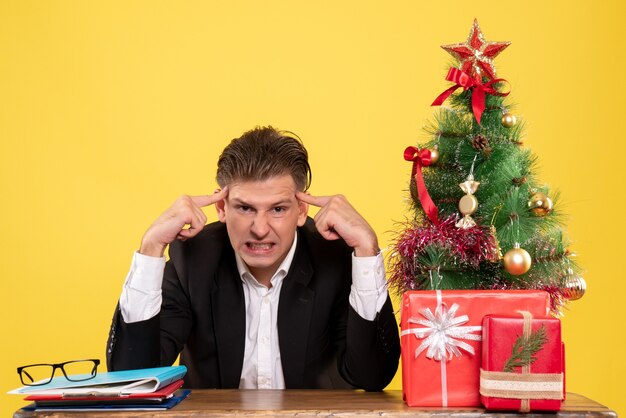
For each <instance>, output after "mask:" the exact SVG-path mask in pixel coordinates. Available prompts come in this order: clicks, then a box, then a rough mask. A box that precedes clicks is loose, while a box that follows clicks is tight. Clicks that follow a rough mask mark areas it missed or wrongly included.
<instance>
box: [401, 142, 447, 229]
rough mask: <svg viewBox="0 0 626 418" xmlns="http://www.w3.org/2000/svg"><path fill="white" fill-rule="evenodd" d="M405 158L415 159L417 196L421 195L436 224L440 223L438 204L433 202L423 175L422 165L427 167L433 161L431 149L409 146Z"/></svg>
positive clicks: (412, 173) (432, 220) (428, 214)
mask: <svg viewBox="0 0 626 418" xmlns="http://www.w3.org/2000/svg"><path fill="white" fill-rule="evenodd" d="M404 159H405V160H406V161H413V170H412V172H411V176H413V177H415V186H416V187H417V196H418V197H419V200H420V203H421V204H422V208H424V212H426V215H427V216H428V219H430V220H431V222H432V223H434V224H435V225H439V216H438V213H437V212H438V209H437V206H435V204H434V203H433V200H432V199H431V198H430V195H429V194H428V190H426V183H424V177H423V176H422V166H424V167H427V166H429V165H430V163H431V157H430V150H428V149H421V150H420V149H417V148H415V147H407V149H405V150H404Z"/></svg>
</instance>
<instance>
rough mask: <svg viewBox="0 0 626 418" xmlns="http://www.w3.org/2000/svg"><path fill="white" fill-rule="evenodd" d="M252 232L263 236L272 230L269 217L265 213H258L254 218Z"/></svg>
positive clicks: (260, 236) (257, 235)
mask: <svg viewBox="0 0 626 418" xmlns="http://www.w3.org/2000/svg"><path fill="white" fill-rule="evenodd" d="M250 230H251V232H252V233H253V234H254V235H255V236H256V237H259V238H263V237H264V236H266V235H267V234H268V233H269V232H270V224H269V222H268V219H267V215H266V214H264V213H257V214H256V216H255V217H254V218H253V219H252V226H251V227H250Z"/></svg>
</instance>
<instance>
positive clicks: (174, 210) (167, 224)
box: [139, 187, 228, 257]
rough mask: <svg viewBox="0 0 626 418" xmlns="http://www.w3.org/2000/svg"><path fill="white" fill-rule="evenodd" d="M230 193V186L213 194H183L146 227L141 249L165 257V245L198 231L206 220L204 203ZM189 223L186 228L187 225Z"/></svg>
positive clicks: (191, 235) (186, 237) (188, 236)
mask: <svg viewBox="0 0 626 418" xmlns="http://www.w3.org/2000/svg"><path fill="white" fill-rule="evenodd" d="M226 196H228V187H225V188H224V190H219V189H218V190H216V191H215V193H214V194H212V195H210V196H209V195H204V196H186V195H185V196H181V197H179V198H178V199H177V200H176V201H175V202H174V204H173V205H172V206H170V208H169V209H167V210H166V211H165V212H163V213H162V214H161V216H159V217H158V218H157V220H156V221H154V223H153V224H152V225H150V227H149V228H148V230H147V231H146V233H145V234H144V235H143V238H142V240H141V247H140V248H139V252H140V253H141V254H144V255H148V256H152V257H163V253H164V252H165V248H166V247H167V246H168V245H169V244H171V243H172V242H174V240H176V239H179V240H181V241H185V240H186V239H188V238H191V237H193V236H195V235H197V234H198V233H199V232H200V231H202V228H204V225H205V224H206V219H207V218H206V215H205V214H204V212H202V209H201V208H202V207H204V206H209V205H213V204H214V203H216V202H219V201H220V200H222V199H225V198H226ZM187 225H188V226H189V227H188V228H186V226H187Z"/></svg>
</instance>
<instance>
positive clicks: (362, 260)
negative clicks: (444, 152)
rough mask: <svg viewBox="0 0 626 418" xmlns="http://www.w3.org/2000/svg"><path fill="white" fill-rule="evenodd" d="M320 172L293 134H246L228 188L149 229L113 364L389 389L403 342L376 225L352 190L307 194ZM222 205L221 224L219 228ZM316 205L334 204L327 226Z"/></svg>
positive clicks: (256, 384)
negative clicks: (212, 215)
mask: <svg viewBox="0 0 626 418" xmlns="http://www.w3.org/2000/svg"><path fill="white" fill-rule="evenodd" d="M310 181H311V173H310V167H309V163H308V155H307V152H306V149H305V148H304V146H303V145H302V143H301V142H300V141H299V139H298V138H297V137H295V136H294V135H293V134H290V133H288V132H282V131H277V130H275V129H273V128H271V127H267V128H256V129H253V130H251V131H249V132H246V133H245V134H244V135H242V136H241V137H240V138H236V139H234V140H233V141H232V142H231V143H230V144H229V145H228V146H227V147H226V148H225V149H224V151H223V153H222V155H221V156H220V158H219V161H218V170H217V182H218V184H219V186H220V187H221V189H218V190H216V192H215V193H214V194H213V195H210V196H194V197H190V196H183V197H181V198H180V199H178V200H177V201H176V202H175V203H174V204H173V205H172V206H171V207H170V208H169V209H167V210H166V211H165V212H164V213H163V214H162V215H161V216H160V217H159V218H158V219H157V220H156V221H155V222H154V223H153V224H152V225H151V226H150V228H148V230H147V231H146V233H145V234H144V236H143V239H142V242H141V247H140V249H139V251H138V252H137V253H135V256H134V258H133V263H132V266H131V271H130V273H129V275H128V277H127V278H126V282H125V284H124V288H123V291H122V295H121V297H120V301H119V304H118V308H117V309H116V312H115V315H114V317H113V323H112V326H111V330H110V333H109V341H108V344H107V364H108V367H109V369H110V370H123V369H130V368H143V367H156V366H161V365H171V364H172V363H173V362H174V361H175V360H176V358H177V356H178V355H179V354H180V363H181V364H184V365H186V366H187V368H188V373H187V376H186V377H185V384H186V386H187V387H192V388H243V389H247V388H274V389H284V388H288V389H291V388H338V387H356V388H362V389H366V390H382V389H383V388H384V387H385V386H386V385H387V384H388V383H389V382H390V381H391V379H392V378H393V376H394V374H395V372H396V369H397V367H398V358H399V354H400V344H399V338H398V330H397V324H396V320H395V317H394V315H393V311H392V306H391V302H390V300H389V296H388V294H387V287H386V284H385V273H384V265H383V260H382V256H381V254H380V249H379V248H378V240H377V237H376V234H375V233H374V231H373V230H372V228H371V227H370V226H369V224H368V223H367V222H366V221H365V219H363V217H361V215H359V213H358V212H357V211H356V210H355V209H354V208H353V207H352V206H351V205H350V203H349V202H348V201H347V200H346V199H345V198H344V197H343V196H328V197H315V196H311V195H310V194H307V193H305V191H306V190H307V189H308V187H309V185H310ZM209 205H214V206H215V208H216V209H217V214H218V218H219V222H215V223H211V224H208V225H205V224H206V216H205V214H204V213H203V211H202V207H205V206H209ZM309 205H314V206H318V207H320V210H319V211H318V213H317V214H316V216H315V219H314V221H313V220H312V219H311V218H308V216H307V214H308V208H309ZM168 245H169V256H170V260H169V261H167V262H166V261H165V258H164V256H163V254H164V252H165V249H166V247H167V246H168Z"/></svg>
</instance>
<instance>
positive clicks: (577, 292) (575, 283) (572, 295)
mask: <svg viewBox="0 0 626 418" xmlns="http://www.w3.org/2000/svg"><path fill="white" fill-rule="evenodd" d="M586 290H587V282H585V279H583V278H582V277H581V276H578V275H576V274H574V271H573V270H572V269H567V277H566V279H565V282H564V283H563V297H564V298H566V299H567V300H578V299H580V298H582V297H583V296H584V295H585V291H586Z"/></svg>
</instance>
